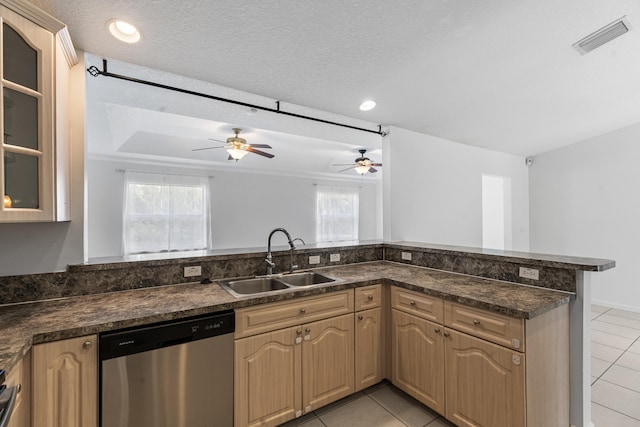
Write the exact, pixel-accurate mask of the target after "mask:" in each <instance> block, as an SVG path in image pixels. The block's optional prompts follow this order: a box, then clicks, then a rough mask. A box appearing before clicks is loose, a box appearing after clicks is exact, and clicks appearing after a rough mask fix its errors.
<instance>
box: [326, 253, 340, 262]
mask: <svg viewBox="0 0 640 427" xmlns="http://www.w3.org/2000/svg"><path fill="white" fill-rule="evenodd" d="M329 261H331V262H338V261H340V254H331V255H329Z"/></svg>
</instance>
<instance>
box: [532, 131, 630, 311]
mask: <svg viewBox="0 0 640 427" xmlns="http://www.w3.org/2000/svg"><path fill="white" fill-rule="evenodd" d="M639 140H640V124H637V125H634V126H630V127H626V128H623V129H620V130H618V131H615V132H612V133H609V134H606V135H602V136H600V137H596V138H593V139H590V140H587V141H583V142H581V143H578V144H573V145H570V146H568V147H565V148H562V149H559V150H555V151H550V152H547V153H544V154H542V155H539V156H536V157H535V159H534V162H533V166H532V167H531V172H530V195H531V213H530V217H531V249H532V250H533V251H536V252H549V253H557V254H563V255H577V256H588V257H595V258H608V259H614V260H615V261H616V268H614V269H612V270H609V271H605V272H602V273H598V274H594V275H593V276H592V289H593V292H592V301H593V302H595V303H600V304H603V305H607V306H612V307H618V308H623V309H627V310H634V311H640V287H639V286H638V284H637V282H636V281H637V280H638V274H637V271H636V270H635V269H636V268H637V266H638V264H639V261H638V260H639V259H640V167H639V163H638V162H639V161H640V143H638V141H639Z"/></svg>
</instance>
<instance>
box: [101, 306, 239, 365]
mask: <svg viewBox="0 0 640 427" xmlns="http://www.w3.org/2000/svg"><path fill="white" fill-rule="evenodd" d="M234 331H235V314H234V312H233V311H225V312H222V313H216V314H212V315H207V316H204V317H198V318H191V319H187V320H178V321H172V322H171V323H162V324H155V325H149V326H143V327H137V328H135V329H127V330H120V331H115V332H107V333H104V334H101V335H100V359H101V360H106V359H112V358H115V357H121V356H126V355H129V354H133V353H140V352H143V351H149V350H155V349H158V348H163V347H169V346H172V345H178V344H184V343H188V342H192V341H197V340H201V339H204V338H210V337H215V336H218V335H223V334H230V333H233V332H234Z"/></svg>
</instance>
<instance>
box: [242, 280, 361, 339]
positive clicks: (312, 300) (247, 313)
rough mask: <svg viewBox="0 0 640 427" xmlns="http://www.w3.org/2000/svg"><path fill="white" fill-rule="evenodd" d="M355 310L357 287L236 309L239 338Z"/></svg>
mask: <svg viewBox="0 0 640 427" xmlns="http://www.w3.org/2000/svg"><path fill="white" fill-rule="evenodd" d="M351 312H353V290H351V289H348V290H344V291H338V292H331V293H328V294H324V295H318V296H312V297H305V298H296V299H292V300H289V301H282V302H274V303H269V304H263V305H257V306H253V307H246V308H240V309H237V310H236V333H235V337H236V338H241V337H247V336H250V335H255V334H260V333H263V332H269V331H274V330H276V329H282V328H286V327H288V326H293V325H299V324H302V323H306V322H311V321H314V320H319V319H326V318H328V317H333V316H338V315H341V314H346V313H351Z"/></svg>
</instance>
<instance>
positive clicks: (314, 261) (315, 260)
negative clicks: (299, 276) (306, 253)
mask: <svg viewBox="0 0 640 427" xmlns="http://www.w3.org/2000/svg"><path fill="white" fill-rule="evenodd" d="M309 264H311V265H312V264H320V255H311V256H310V257H309Z"/></svg>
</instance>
